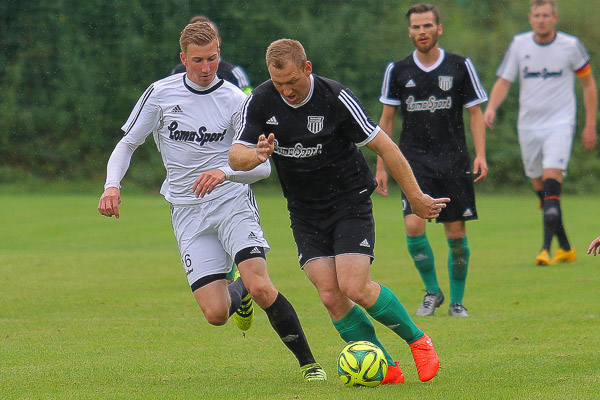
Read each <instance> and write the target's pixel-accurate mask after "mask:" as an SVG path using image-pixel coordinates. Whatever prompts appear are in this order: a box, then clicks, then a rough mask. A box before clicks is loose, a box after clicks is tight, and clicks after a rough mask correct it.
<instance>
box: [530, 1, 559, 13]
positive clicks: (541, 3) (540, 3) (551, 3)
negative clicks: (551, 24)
mask: <svg viewBox="0 0 600 400" xmlns="http://www.w3.org/2000/svg"><path fill="white" fill-rule="evenodd" d="M545 5H549V6H550V7H551V8H552V14H556V11H557V10H556V3H555V2H554V0H531V2H530V5H529V10H531V9H532V8H534V7H539V6H545Z"/></svg>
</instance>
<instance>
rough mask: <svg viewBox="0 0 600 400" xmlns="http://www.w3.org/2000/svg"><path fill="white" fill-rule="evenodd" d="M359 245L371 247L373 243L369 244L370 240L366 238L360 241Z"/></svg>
mask: <svg viewBox="0 0 600 400" xmlns="http://www.w3.org/2000/svg"><path fill="white" fill-rule="evenodd" d="M359 246H361V247H371V245H370V244H369V241H368V240H367V239H365V240H363V241H362V242H360V244H359Z"/></svg>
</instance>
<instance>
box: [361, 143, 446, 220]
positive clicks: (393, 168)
mask: <svg viewBox="0 0 600 400" xmlns="http://www.w3.org/2000/svg"><path fill="white" fill-rule="evenodd" d="M366 146H367V147H368V148H369V149H371V150H372V151H374V152H375V153H376V154H377V155H378V156H379V157H381V158H382V160H383V162H384V164H385V167H386V168H387V170H388V171H389V173H390V174H391V175H392V176H393V177H394V179H395V180H396V182H398V184H399V185H400V187H401V188H402V191H403V192H404V194H405V195H406V197H407V198H408V201H409V202H410V206H411V208H412V210H413V211H414V212H415V214H417V215H418V216H419V217H421V218H427V219H431V218H437V217H438V216H439V215H440V211H441V210H442V208H444V207H446V203H447V202H449V201H450V199H448V198H441V199H433V198H431V197H430V196H428V195H426V194H424V193H423V192H422V191H421V188H420V187H419V185H418V184H417V180H416V179H415V176H414V175H413V172H412V169H411V168H410V165H409V164H408V161H406V158H404V155H403V154H402V152H401V151H400V149H399V148H398V146H397V145H396V144H395V143H394V142H393V141H392V139H391V138H390V137H389V136H388V135H387V134H386V133H385V132H381V131H380V132H379V133H377V135H376V136H375V137H374V138H373V139H372V140H371V141H370V142H369V143H367V144H366Z"/></svg>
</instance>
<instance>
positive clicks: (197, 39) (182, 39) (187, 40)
mask: <svg viewBox="0 0 600 400" xmlns="http://www.w3.org/2000/svg"><path fill="white" fill-rule="evenodd" d="M212 42H215V43H216V44H217V47H218V46H219V36H218V35H217V32H215V30H214V29H213V28H212V26H210V23H208V22H194V23H192V24H188V25H187V26H186V27H185V28H183V30H182V31H181V36H179V47H181V51H182V53H184V54H185V53H186V52H187V48H188V46H189V45H190V44H195V45H197V46H208V45H209V44H211V43H212Z"/></svg>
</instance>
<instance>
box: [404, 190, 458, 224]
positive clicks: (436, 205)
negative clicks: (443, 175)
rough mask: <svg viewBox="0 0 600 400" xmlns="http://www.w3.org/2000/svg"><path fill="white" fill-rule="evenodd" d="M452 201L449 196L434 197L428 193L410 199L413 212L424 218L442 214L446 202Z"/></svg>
mask: <svg viewBox="0 0 600 400" xmlns="http://www.w3.org/2000/svg"><path fill="white" fill-rule="evenodd" d="M449 201H450V199H449V198H447V197H442V198H440V199H434V198H432V197H431V196H429V195H427V194H423V195H422V196H421V197H420V198H418V199H414V200H412V201H410V207H411V208H412V210H413V212H414V213H415V214H417V215H418V216H419V217H421V218H424V219H433V218H437V217H439V216H440V212H442V209H444V208H446V203H448V202H449Z"/></svg>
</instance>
